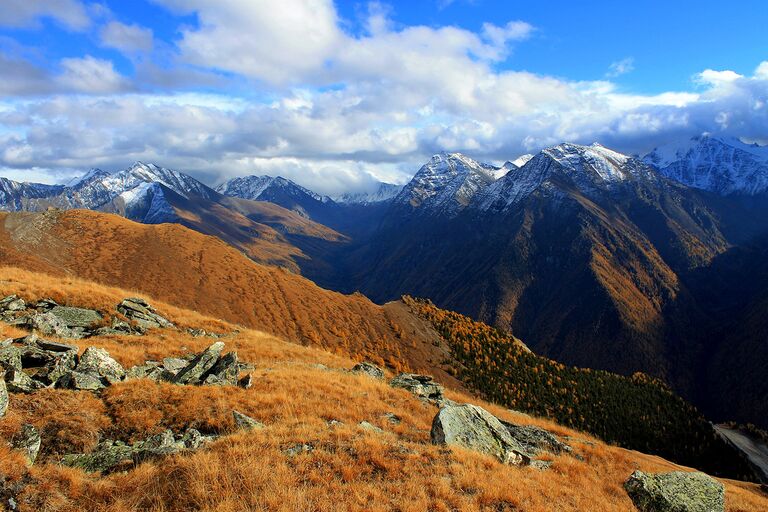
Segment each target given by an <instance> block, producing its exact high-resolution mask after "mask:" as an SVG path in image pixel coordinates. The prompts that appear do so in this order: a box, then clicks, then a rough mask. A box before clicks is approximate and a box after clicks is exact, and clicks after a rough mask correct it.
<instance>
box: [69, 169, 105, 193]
mask: <svg viewBox="0 0 768 512" xmlns="http://www.w3.org/2000/svg"><path fill="white" fill-rule="evenodd" d="M105 176H109V172H107V171H102V170H101V169H98V168H96V167H94V168H92V169H91V170H89V171H88V172H87V173H85V174H83V175H82V176H77V177H75V178H72V179H71V180H69V181H68V182H67V183H65V184H64V186H65V187H70V188H75V187H78V186H81V185H82V184H85V183H88V182H90V181H93V180H95V179H100V178H103V177H105Z"/></svg>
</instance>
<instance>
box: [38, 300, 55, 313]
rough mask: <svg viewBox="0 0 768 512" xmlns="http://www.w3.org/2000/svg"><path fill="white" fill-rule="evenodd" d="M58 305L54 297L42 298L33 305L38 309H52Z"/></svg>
mask: <svg viewBox="0 0 768 512" xmlns="http://www.w3.org/2000/svg"><path fill="white" fill-rule="evenodd" d="M58 305H59V303H58V302H56V301H55V300H53V299H40V300H39V301H37V302H35V303H34V304H33V305H32V307H34V308H35V309H36V310H38V311H50V310H51V309H53V308H55V307H56V306H58Z"/></svg>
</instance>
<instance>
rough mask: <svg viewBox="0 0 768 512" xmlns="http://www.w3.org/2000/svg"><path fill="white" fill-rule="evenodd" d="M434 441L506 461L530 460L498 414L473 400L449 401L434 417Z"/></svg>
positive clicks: (525, 461) (519, 462)
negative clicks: (497, 416) (470, 401)
mask: <svg viewBox="0 0 768 512" xmlns="http://www.w3.org/2000/svg"><path fill="white" fill-rule="evenodd" d="M431 438H432V443H433V444H445V445H449V446H461V447H464V448H468V449H470V450H475V451H478V452H481V453H486V454H488V455H493V456H494V457H496V458H497V459H499V461H501V462H502V463H505V464H514V465H520V464H528V463H529V462H530V459H529V457H527V456H526V455H524V453H523V451H524V450H523V448H522V446H520V444H519V443H518V442H517V441H515V440H514V439H513V438H512V436H510V435H509V431H508V430H507V428H506V427H505V426H504V425H503V424H502V423H501V421H499V420H498V419H497V418H496V417H495V416H493V415H492V414H491V413H489V412H488V411H486V410H485V409H483V408H481V407H477V406H476V405H472V404H461V405H448V406H446V407H443V408H442V409H440V411H439V412H438V413H437V415H436V416H435V419H434V420H433V421H432V432H431Z"/></svg>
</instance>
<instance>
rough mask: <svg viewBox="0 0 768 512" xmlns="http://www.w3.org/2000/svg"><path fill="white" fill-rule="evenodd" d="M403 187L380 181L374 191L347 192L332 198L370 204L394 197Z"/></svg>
mask: <svg viewBox="0 0 768 512" xmlns="http://www.w3.org/2000/svg"><path fill="white" fill-rule="evenodd" d="M402 189H403V186H402V185H393V184H392V183H381V182H380V183H379V184H378V185H377V186H376V188H375V190H373V191H372V192H345V193H343V194H340V195H337V196H332V199H333V200H334V201H336V202H337V203H340V204H356V205H370V204H374V203H382V202H384V201H389V200H390V199H394V197H395V196H397V194H399V193H400V191H401V190H402Z"/></svg>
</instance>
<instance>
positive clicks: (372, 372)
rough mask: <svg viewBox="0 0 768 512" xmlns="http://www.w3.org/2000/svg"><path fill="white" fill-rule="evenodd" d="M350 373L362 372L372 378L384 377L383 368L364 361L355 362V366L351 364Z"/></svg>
mask: <svg viewBox="0 0 768 512" xmlns="http://www.w3.org/2000/svg"><path fill="white" fill-rule="evenodd" d="M352 373H363V374H365V375H368V376H370V377H373V378H374V379H383V378H384V370H382V369H381V368H379V367H378V366H376V365H375V364H373V363H369V362H366V361H364V362H362V363H357V364H356V365H355V366H353V367H352Z"/></svg>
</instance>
